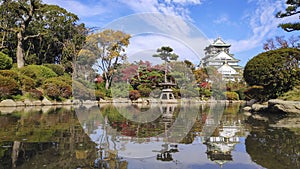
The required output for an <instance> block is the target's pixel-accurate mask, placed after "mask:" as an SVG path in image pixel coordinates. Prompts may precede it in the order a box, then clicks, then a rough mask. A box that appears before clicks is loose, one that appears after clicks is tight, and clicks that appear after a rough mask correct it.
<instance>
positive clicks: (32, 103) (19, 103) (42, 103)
mask: <svg viewBox="0 0 300 169" xmlns="http://www.w3.org/2000/svg"><path fill="white" fill-rule="evenodd" d="M245 102H246V101H244V100H200V99H196V98H192V99H177V100H175V99H174V100H168V101H167V100H160V99H155V98H142V99H138V100H136V101H131V100H129V99H125V98H116V99H109V100H102V99H101V100H100V101H96V100H76V99H75V100H71V99H68V100H65V101H63V102H58V101H50V100H48V99H46V98H44V99H43V100H29V99H26V100H24V101H14V100H12V99H6V100H3V101H1V102H0V107H1V108H2V107H36V106H41V107H43V106H71V105H101V104H107V103H128V104H132V103H134V104H151V103H154V104H179V103H187V104H192V103H193V104H194V103H199V104H201V103H203V104H204V103H228V104H229V103H245Z"/></svg>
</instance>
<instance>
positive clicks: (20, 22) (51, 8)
mask: <svg viewBox="0 0 300 169" xmlns="http://www.w3.org/2000/svg"><path fill="white" fill-rule="evenodd" d="M0 11H1V13H0V21H1V22H0V39H1V41H0V42H1V43H0V50H2V51H5V52H6V53H7V54H8V55H9V56H11V57H13V58H14V61H15V62H17V65H18V67H23V66H24V65H25V64H43V63H61V62H65V63H66V62H67V60H68V61H70V60H72V59H73V58H72V59H71V58H70V57H69V56H70V55H71V56H76V54H74V53H76V52H78V50H79V49H80V48H81V46H82V44H83V42H84V37H85V34H86V29H85V27H84V25H83V24H80V25H77V24H76V22H77V21H78V20H79V18H78V17H77V16H76V15H75V14H73V13H70V12H68V11H66V10H65V9H63V8H61V7H59V6H56V5H48V4H43V3H42V2H41V1H40V0H20V1H15V0H6V1H2V3H1V4H0ZM70 48H73V49H74V50H70ZM67 50H68V51H69V52H63V51H67ZM76 50H77V51H76ZM70 51H72V52H73V53H70ZM63 54H65V55H63ZM66 54H68V56H66Z"/></svg>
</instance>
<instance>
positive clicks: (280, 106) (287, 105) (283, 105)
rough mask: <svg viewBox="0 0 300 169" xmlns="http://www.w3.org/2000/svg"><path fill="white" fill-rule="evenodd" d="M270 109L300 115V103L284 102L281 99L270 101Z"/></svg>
mask: <svg viewBox="0 0 300 169" xmlns="http://www.w3.org/2000/svg"><path fill="white" fill-rule="evenodd" d="M268 105H269V109H271V110H275V111H282V112H285V113H295V114H300V102H299V101H284V100H279V99H273V100H269V102H268Z"/></svg>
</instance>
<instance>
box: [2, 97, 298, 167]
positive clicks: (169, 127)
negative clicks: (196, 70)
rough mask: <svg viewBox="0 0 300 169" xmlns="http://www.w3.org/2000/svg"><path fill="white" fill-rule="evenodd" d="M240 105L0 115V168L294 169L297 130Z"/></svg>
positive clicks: (115, 106)
mask: <svg viewBox="0 0 300 169" xmlns="http://www.w3.org/2000/svg"><path fill="white" fill-rule="evenodd" d="M242 107H243V105H241V104H228V103H227V104H225V103H211V104H181V105H180V104H152V105H139V104H136V105H132V104H101V105H100V106H87V107H85V106H78V107H43V109H28V108H24V109H20V110H14V111H13V112H12V113H3V112H2V114H1V115H0V168H4V169H10V168H22V169H35V168H37V169H41V168H51V169H52V168H68V169H69V168H70V169H79V168H101V169H156V168H157V169H159V168H166V169H168V168H169V169H196V168H197V169H198V168H209V169H211V168H212V169H213V168H216V169H218V168H228V169H229V168H230V169H234V168H236V169H240V168H243V169H257V168H270V169H271V168H272V169H273V168H276V169H281V168H282V169H283V168H289V169H292V168H295V169H296V168H300V134H299V129H293V130H291V129H287V128H275V127H271V126H272V125H270V124H271V123H272V120H271V121H265V120H256V119H254V118H252V117H248V116H245V115H244V112H243V111H242ZM0 110H1V109H0ZM275 118H280V117H275Z"/></svg>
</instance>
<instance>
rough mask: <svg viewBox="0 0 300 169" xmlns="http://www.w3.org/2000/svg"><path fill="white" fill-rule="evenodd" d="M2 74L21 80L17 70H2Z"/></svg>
mask: <svg viewBox="0 0 300 169" xmlns="http://www.w3.org/2000/svg"><path fill="white" fill-rule="evenodd" d="M0 75H1V76H4V77H11V78H13V79H15V80H16V81H18V80H19V74H18V72H17V71H15V70H0Z"/></svg>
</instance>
